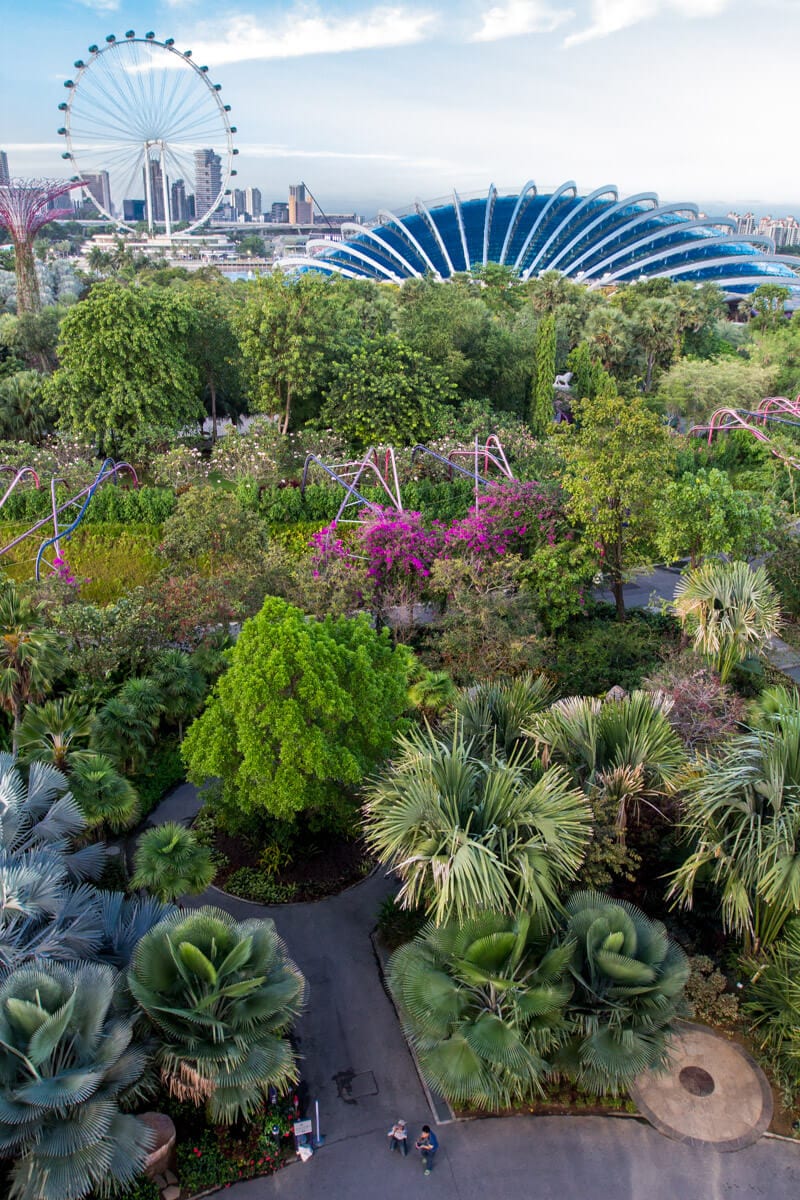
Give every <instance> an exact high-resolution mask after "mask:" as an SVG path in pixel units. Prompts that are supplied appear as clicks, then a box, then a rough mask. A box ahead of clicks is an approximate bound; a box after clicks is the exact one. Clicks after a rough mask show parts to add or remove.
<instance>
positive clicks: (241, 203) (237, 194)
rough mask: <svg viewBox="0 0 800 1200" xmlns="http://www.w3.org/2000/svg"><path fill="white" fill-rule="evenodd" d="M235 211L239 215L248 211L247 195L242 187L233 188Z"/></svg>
mask: <svg viewBox="0 0 800 1200" xmlns="http://www.w3.org/2000/svg"><path fill="white" fill-rule="evenodd" d="M232 200H233V211H234V213H235V214H236V216H237V217H241V216H242V215H243V214H244V213H245V212H246V211H247V209H246V207H245V196H244V191H243V189H242V188H234V189H233V197H232Z"/></svg>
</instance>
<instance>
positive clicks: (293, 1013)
mask: <svg viewBox="0 0 800 1200" xmlns="http://www.w3.org/2000/svg"><path fill="white" fill-rule="evenodd" d="M128 986H129V988H130V990H131V994H132V995H133V997H134V999H135V1000H136V1002H137V1004H139V1006H140V1007H141V1008H142V1009H143V1010H144V1012H145V1013H146V1014H147V1016H148V1017H149V1018H150V1020H151V1022H152V1023H153V1026H154V1027H155V1030H156V1033H157V1035H158V1038H159V1047H158V1050H157V1055H156V1057H157V1061H158V1063H159V1065H160V1067H161V1072H162V1076H163V1078H164V1080H165V1081H166V1083H167V1086H168V1087H169V1089H170V1091H171V1092H172V1094H173V1095H175V1096H177V1097H178V1098H179V1099H181V1100H190V1101H192V1102H193V1103H194V1104H196V1105H198V1106H200V1105H203V1104H207V1105H208V1109H209V1113H210V1116H211V1119H212V1121H213V1122H214V1123H215V1124H225V1125H230V1124H232V1123H233V1122H234V1121H237V1120H248V1119H249V1118H251V1117H253V1116H254V1115H255V1114H256V1113H257V1112H259V1111H260V1110H261V1108H262V1106H263V1105H264V1104H265V1103H266V1101H267V1099H268V1096H269V1090H270V1088H271V1087H275V1088H277V1089H278V1090H279V1091H280V1092H283V1091H285V1090H286V1089H287V1088H289V1087H291V1085H292V1084H293V1083H294V1082H296V1080H297V1067H296V1065H295V1059H294V1055H293V1053H292V1048H291V1045H290V1044H289V1039H288V1037H286V1036H285V1035H286V1034H287V1032H288V1030H289V1029H290V1027H291V1025H292V1023H293V1022H294V1020H295V1018H296V1017H297V1015H298V1014H299V1012H300V1010H301V1008H302V1006H303V999H304V995H305V980H304V979H303V976H302V975H301V974H300V971H299V970H298V969H297V967H296V966H295V964H294V963H293V962H292V961H291V959H290V958H289V957H288V955H287V952H286V947H285V946H284V944H283V942H282V941H281V939H280V938H279V937H278V935H277V933H276V931H275V924H274V922H273V921H270V920H265V919H260V920H259V919H256V920H250V921H241V922H239V921H235V920H234V919H233V917H231V916H229V915H228V913H226V912H223V911H222V910H221V909H218V908H201V909H199V910H198V911H197V912H194V913H191V914H190V915H185V914H183V913H174V914H173V915H172V916H171V917H168V918H167V919H166V920H164V921H162V922H161V923H160V924H159V925H156V926H155V927H154V928H153V929H151V930H150V932H149V933H147V934H145V936H144V937H143V938H142V940H141V941H140V942H139V944H138V946H137V947H136V952H135V954H134V957H133V963H132V964H131V970H130V972H129V974H128Z"/></svg>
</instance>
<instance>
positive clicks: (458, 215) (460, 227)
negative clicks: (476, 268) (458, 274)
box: [453, 192, 472, 271]
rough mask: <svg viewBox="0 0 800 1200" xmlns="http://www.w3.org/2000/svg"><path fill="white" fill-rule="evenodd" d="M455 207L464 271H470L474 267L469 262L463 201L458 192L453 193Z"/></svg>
mask: <svg viewBox="0 0 800 1200" xmlns="http://www.w3.org/2000/svg"><path fill="white" fill-rule="evenodd" d="M453 207H454V208H455V210H456V219H457V220H458V232H459V233H460V234H461V249H462V250H463V251H464V270H465V271H468V270H469V269H470V267H471V266H472V263H471V262H470V261H469V247H468V245H467V231H466V230H465V228H464V214H463V213H462V211H461V199H460V197H459V195H458V192H453Z"/></svg>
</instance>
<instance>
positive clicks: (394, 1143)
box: [387, 1121, 408, 1158]
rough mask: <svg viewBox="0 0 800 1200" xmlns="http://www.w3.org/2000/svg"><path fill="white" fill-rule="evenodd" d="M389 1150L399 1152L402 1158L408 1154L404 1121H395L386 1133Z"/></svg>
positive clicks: (406, 1131)
mask: <svg viewBox="0 0 800 1200" xmlns="http://www.w3.org/2000/svg"><path fill="white" fill-rule="evenodd" d="M387 1136H388V1138H389V1149H390V1150H399V1151H400V1153H401V1154H402V1155H403V1158H405V1157H406V1155H407V1154H408V1130H407V1129H406V1123H405V1121H395V1123H394V1125H393V1126H392V1128H391V1129H390V1130H389V1133H388V1135H387Z"/></svg>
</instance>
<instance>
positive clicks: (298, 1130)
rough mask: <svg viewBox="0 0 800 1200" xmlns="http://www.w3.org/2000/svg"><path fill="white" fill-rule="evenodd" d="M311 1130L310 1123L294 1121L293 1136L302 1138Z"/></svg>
mask: <svg viewBox="0 0 800 1200" xmlns="http://www.w3.org/2000/svg"><path fill="white" fill-rule="evenodd" d="M311 1129H312V1123H311V1121H295V1123H294V1136H295V1137H302V1136H303V1134H304V1133H311Z"/></svg>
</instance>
